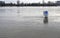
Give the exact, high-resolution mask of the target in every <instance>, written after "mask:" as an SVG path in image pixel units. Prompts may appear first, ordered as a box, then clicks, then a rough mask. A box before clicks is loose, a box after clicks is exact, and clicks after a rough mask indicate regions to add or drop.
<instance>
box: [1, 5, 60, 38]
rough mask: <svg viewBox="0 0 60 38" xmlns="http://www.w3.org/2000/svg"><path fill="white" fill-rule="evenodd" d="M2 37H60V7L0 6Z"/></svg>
mask: <svg viewBox="0 0 60 38" xmlns="http://www.w3.org/2000/svg"><path fill="white" fill-rule="evenodd" d="M46 10H47V11H48V12H49V14H48V18H45V17H44V15H43V11H46ZM0 38H60V7H59V6H58V7H0Z"/></svg>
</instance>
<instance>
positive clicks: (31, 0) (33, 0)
mask: <svg viewBox="0 0 60 38" xmlns="http://www.w3.org/2000/svg"><path fill="white" fill-rule="evenodd" d="M0 1H5V2H7V3H8V2H13V3H16V1H17V0H0ZM44 1H45V2H47V1H52V2H55V1H57V0H44ZM20 2H24V3H37V2H41V3H42V0H20Z"/></svg>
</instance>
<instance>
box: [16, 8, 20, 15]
mask: <svg viewBox="0 0 60 38" xmlns="http://www.w3.org/2000/svg"><path fill="white" fill-rule="evenodd" d="M17 14H18V16H20V9H19V8H17Z"/></svg>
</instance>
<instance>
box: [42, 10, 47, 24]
mask: <svg viewBox="0 0 60 38" xmlns="http://www.w3.org/2000/svg"><path fill="white" fill-rule="evenodd" d="M43 14H44V24H46V23H48V11H44V12H43Z"/></svg>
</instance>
